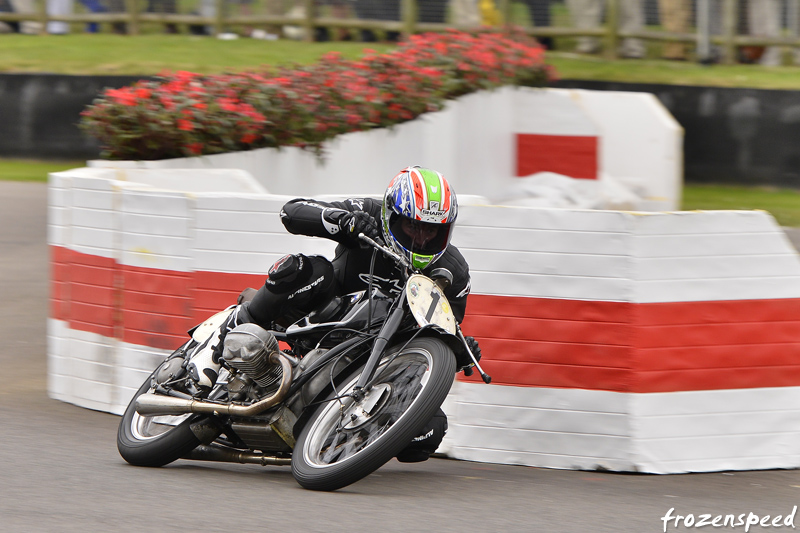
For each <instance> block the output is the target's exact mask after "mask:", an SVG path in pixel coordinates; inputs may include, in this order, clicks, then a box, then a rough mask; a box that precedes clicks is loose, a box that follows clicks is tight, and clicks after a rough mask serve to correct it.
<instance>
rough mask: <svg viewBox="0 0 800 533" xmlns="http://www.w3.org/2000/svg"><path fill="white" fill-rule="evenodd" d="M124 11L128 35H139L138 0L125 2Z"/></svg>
mask: <svg viewBox="0 0 800 533" xmlns="http://www.w3.org/2000/svg"><path fill="white" fill-rule="evenodd" d="M125 11H127V14H128V24H127V25H126V26H127V28H128V31H127V33H128V35H139V2H138V0H125Z"/></svg>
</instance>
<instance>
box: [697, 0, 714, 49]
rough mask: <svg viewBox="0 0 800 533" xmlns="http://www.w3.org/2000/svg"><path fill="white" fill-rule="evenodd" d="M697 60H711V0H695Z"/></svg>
mask: <svg viewBox="0 0 800 533" xmlns="http://www.w3.org/2000/svg"><path fill="white" fill-rule="evenodd" d="M697 61H698V62H700V63H709V62H710V61H711V0H697Z"/></svg>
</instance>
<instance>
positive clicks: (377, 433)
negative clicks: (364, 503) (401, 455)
mask: <svg viewBox="0 0 800 533" xmlns="http://www.w3.org/2000/svg"><path fill="white" fill-rule="evenodd" d="M399 349H400V346H396V347H395V348H394V349H393V350H389V351H388V352H387V354H388V355H387V356H385V357H384V359H383V361H382V362H381V365H380V366H379V367H378V369H377V370H376V372H375V379H374V380H373V382H374V384H373V386H372V388H371V390H370V391H369V392H368V393H367V394H366V396H365V397H364V398H363V399H362V400H360V401H354V400H353V399H352V398H350V397H348V398H341V399H339V400H337V399H336V397H337V395H338V396H340V397H341V396H342V395H345V394H348V393H349V392H351V391H352V389H353V387H354V386H355V384H356V383H357V382H358V377H359V376H360V375H361V372H362V371H363V368H362V369H360V370H358V371H357V372H356V373H354V374H353V375H352V376H350V377H349V378H348V379H347V380H345V385H344V386H343V387H341V388H339V390H338V393H337V392H333V393H331V394H330V395H329V397H328V400H329V401H327V402H325V403H323V404H322V405H321V406H320V407H319V408H318V409H317V411H316V412H315V413H314V414H313V415H312V416H311V418H310V419H309V421H308V423H307V424H306V426H305V427H304V428H303V430H302V431H301V432H300V436H299V437H298V439H297V444H296V445H295V447H294V451H293V453H292V474H293V475H294V477H295V479H296V480H297V482H298V483H299V484H300V486H302V487H303V488H306V489H311V490H325V491H331V490H336V489H340V488H342V487H345V486H347V485H350V484H351V483H355V482H356V481H358V480H360V479H362V478H364V477H366V476H368V475H369V474H371V473H372V472H374V471H375V470H377V469H378V468H380V467H381V466H383V465H384V464H385V463H386V462H387V461H389V460H390V459H392V458H393V457H394V456H395V455H397V453H398V452H400V450H402V449H403V448H405V446H407V445H408V443H409V442H410V441H411V439H412V438H414V437H415V436H417V435H418V434H419V432H420V431H421V430H422V428H423V427H424V426H425V424H427V422H428V421H429V420H430V419H431V417H432V416H433V415H434V413H436V411H437V409H439V406H440V405H441V404H442V402H444V399H445V397H446V396H447V393H448V391H449V390H450V387H451V385H452V383H453V376H454V375H455V371H456V360H455V356H454V355H453V352H452V351H451V350H450V348H449V347H448V346H447V345H446V344H445V343H444V342H443V341H441V340H439V339H436V338H432V337H423V338H418V339H415V340H413V341H411V342H410V343H409V344H408V345H407V346H406V347H405V348H404V349H403V351H402V352H399V353H398V352H397V350H399Z"/></svg>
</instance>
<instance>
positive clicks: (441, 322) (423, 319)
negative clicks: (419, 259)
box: [406, 274, 456, 335]
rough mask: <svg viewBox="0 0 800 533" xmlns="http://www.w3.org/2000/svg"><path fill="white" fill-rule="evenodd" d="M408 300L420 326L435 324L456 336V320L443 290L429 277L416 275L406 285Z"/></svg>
mask: <svg viewBox="0 0 800 533" xmlns="http://www.w3.org/2000/svg"><path fill="white" fill-rule="evenodd" d="M406 299H407V300H408V307H409V308H410V309H411V314H413V315H414V318H415V319H417V323H418V324H419V325H420V326H426V325H428V324H435V325H437V326H439V327H440V328H442V329H444V330H445V331H447V332H448V333H451V334H453V335H455V334H456V318H455V316H453V310H452V309H451V308H450V302H448V301H447V298H446V297H445V295H444V293H443V292H442V290H441V289H440V288H439V287H438V286H437V285H436V284H435V283H434V282H433V280H432V279H430V278H429V277H427V276H423V275H421V274H414V275H413V276H411V277H410V278H408V282H407V283H406Z"/></svg>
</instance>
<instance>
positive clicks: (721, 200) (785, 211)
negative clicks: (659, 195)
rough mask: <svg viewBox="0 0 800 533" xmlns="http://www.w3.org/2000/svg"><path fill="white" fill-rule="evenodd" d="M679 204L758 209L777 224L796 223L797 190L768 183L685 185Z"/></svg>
mask: <svg viewBox="0 0 800 533" xmlns="http://www.w3.org/2000/svg"><path fill="white" fill-rule="evenodd" d="M682 208H683V209H684V210H687V211H691V210H695V209H700V210H713V209H762V210H764V211H769V212H770V213H771V214H772V216H774V217H775V219H776V220H777V221H778V223H779V224H780V225H781V226H790V227H800V191H796V190H792V189H778V188H772V187H741V186H734V185H685V186H684V188H683V203H682Z"/></svg>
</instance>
